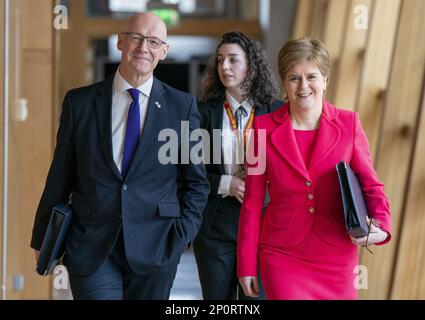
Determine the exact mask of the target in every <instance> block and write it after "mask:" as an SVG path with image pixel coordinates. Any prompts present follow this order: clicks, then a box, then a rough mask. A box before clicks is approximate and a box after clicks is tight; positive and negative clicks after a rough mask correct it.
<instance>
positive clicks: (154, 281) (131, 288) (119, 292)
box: [69, 232, 177, 300]
mask: <svg viewBox="0 0 425 320" xmlns="http://www.w3.org/2000/svg"><path fill="white" fill-rule="evenodd" d="M176 271H177V264H172V265H169V266H166V267H162V268H161V269H159V270H158V271H155V272H152V273H149V274H143V275H140V274H136V273H134V272H133V271H132V270H131V268H130V266H129V265H128V262H127V259H126V257H125V250H124V242H123V237H122V232H120V235H119V236H118V240H117V242H116V244H115V247H114V249H113V250H112V252H111V254H110V255H109V257H108V258H107V259H106V260H105V262H103V263H102V265H101V266H100V267H99V269H98V270H97V271H96V272H94V273H93V274H91V275H88V276H80V275H76V274H70V275H69V281H70V285H71V291H72V295H73V298H74V299H75V300H123V299H125V300H168V299H169V297H170V291H171V287H172V285H173V282H174V278H175V276H176Z"/></svg>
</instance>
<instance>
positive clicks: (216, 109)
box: [210, 100, 225, 174]
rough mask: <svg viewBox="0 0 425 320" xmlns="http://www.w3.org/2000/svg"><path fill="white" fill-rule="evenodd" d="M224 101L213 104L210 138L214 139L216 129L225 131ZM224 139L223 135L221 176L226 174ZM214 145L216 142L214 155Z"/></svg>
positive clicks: (212, 150)
mask: <svg viewBox="0 0 425 320" xmlns="http://www.w3.org/2000/svg"><path fill="white" fill-rule="evenodd" d="M223 103H224V101H223V100H216V101H214V102H212V108H211V109H210V110H211V111H210V117H211V118H210V119H211V123H210V126H211V127H210V136H211V137H213V130H214V129H219V130H220V131H222V130H223V114H224V113H223V108H224V107H223ZM222 138H223V135H220V148H221V149H220V163H219V164H218V167H219V170H220V173H221V174H225V172H224V159H223V147H222V143H223V141H222ZM213 145H214V141H213V143H212V144H211V154H214V153H213V152H214V149H213Z"/></svg>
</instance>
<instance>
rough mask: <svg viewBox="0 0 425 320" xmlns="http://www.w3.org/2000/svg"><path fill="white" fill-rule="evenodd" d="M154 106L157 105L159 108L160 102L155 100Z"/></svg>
mask: <svg viewBox="0 0 425 320" xmlns="http://www.w3.org/2000/svg"><path fill="white" fill-rule="evenodd" d="M155 104H156V106H157V107H158V109H160V108H161V104H160V103H159V102H158V101H155Z"/></svg>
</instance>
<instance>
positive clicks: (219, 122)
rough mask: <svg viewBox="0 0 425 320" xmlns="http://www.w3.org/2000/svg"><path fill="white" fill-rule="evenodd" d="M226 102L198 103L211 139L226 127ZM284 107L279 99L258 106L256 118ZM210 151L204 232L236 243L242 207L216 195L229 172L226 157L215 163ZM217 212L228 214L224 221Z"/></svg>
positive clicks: (202, 229)
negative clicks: (224, 111)
mask: <svg viewBox="0 0 425 320" xmlns="http://www.w3.org/2000/svg"><path fill="white" fill-rule="evenodd" d="M223 103H224V100H221V99H220V100H214V101H211V102H206V103H199V112H200V113H201V118H202V121H201V128H203V129H206V130H208V132H209V134H210V136H211V137H212V136H213V130H214V129H222V128H223ZM282 105H283V102H282V101H279V100H276V101H274V102H273V103H272V104H271V105H269V106H256V109H255V116H259V115H262V114H266V113H270V112H273V111H275V110H277V109H278V108H279V107H280V106H282ZM210 148H211V150H210V155H211V161H210V164H207V165H206V169H207V177H208V181H209V182H210V193H209V195H208V203H207V206H206V208H205V210H204V212H203V216H204V220H203V223H202V227H201V232H202V233H204V234H208V233H209V234H210V235H211V236H213V237H218V238H223V239H231V240H236V237H237V230H238V222H239V211H240V208H241V204H240V203H239V201H238V200H237V199H236V198H235V197H226V198H223V197H222V196H221V195H219V194H217V192H218V187H219V184H220V179H221V176H222V175H223V174H226V173H225V171H224V165H223V163H224V161H223V156H222V158H221V162H220V164H214V163H213V161H212V155H213V144H212V143H211V145H210ZM217 212H221V213H225V214H226V217H225V219H219V218H218V216H217ZM223 218H224V217H223ZM212 224H216V228H214V230H211V225H212Z"/></svg>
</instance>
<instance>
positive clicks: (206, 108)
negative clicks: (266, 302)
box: [194, 32, 282, 300]
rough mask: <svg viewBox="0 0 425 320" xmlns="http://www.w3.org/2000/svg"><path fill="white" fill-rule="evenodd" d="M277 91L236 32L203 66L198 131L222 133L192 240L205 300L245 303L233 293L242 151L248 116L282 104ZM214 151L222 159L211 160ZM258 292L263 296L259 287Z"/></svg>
mask: <svg viewBox="0 0 425 320" xmlns="http://www.w3.org/2000/svg"><path fill="white" fill-rule="evenodd" d="M277 92H278V90H277V85H276V82H275V80H274V78H273V76H272V72H271V68H270V65H269V63H268V61H267V58H266V55H265V52H264V50H263V48H262V47H261V45H260V44H259V43H258V42H257V41H255V40H253V39H251V38H249V37H247V36H246V35H244V34H243V33H241V32H228V33H225V34H224V35H223V37H222V40H221V42H220V43H219V45H218V46H217V49H216V52H215V55H214V56H213V57H212V59H211V61H210V63H209V65H208V67H207V71H206V79H205V83H204V90H203V94H202V99H201V103H200V104H199V111H200V113H201V116H202V123H201V127H202V128H203V129H206V130H208V132H209V134H210V137H213V136H215V135H214V134H213V130H217V129H219V130H221V148H220V147H219V148H213V143H211V146H210V148H211V152H210V155H211V159H210V160H211V161H210V164H207V165H206V168H207V175H208V180H209V182H210V193H209V197H208V203H207V206H206V208H205V210H204V220H203V224H202V226H201V229H200V232H199V233H198V236H197V237H196V239H195V241H194V253H195V258H196V263H197V265H198V272H199V278H200V281H201V286H202V294H203V297H204V299H208V300H209V299H220V300H221V299H223V300H233V299H238V298H239V299H249V298H247V297H245V295H244V294H243V290H242V289H241V288H239V289H238V281H237V277H236V239H237V234H238V224H239V211H240V209H241V203H242V201H243V198H244V192H245V182H244V180H245V171H244V165H243V163H244V156H243V154H244V152H243V151H244V149H245V146H246V139H247V137H248V136H247V133H248V132H249V129H250V128H251V126H252V121H253V118H254V117H255V116H258V115H262V114H266V113H269V112H272V111H274V110H276V109H277V108H278V107H279V106H281V105H282V102H281V101H277V100H275V99H274V98H275V96H276V95H277ZM216 140H217V139H216ZM217 149H219V150H221V155H214V156H213V151H214V150H217ZM216 152H217V151H216ZM217 158H218V159H221V161H220V163H217V162H218V161H217ZM213 159H215V161H214V160H213ZM260 287H261V285H260ZM258 293H259V297H260V298H264V294H263V290H262V288H258Z"/></svg>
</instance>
